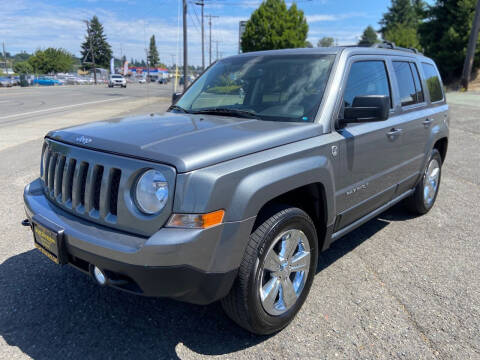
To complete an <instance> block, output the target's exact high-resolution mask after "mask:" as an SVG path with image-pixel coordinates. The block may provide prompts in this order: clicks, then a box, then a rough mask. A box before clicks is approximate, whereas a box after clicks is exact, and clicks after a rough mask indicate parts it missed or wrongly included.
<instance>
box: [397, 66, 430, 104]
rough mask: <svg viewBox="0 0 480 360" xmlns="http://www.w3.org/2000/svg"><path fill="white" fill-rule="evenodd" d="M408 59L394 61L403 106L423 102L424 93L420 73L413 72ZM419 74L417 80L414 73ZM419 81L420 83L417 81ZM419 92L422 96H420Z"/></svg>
mask: <svg viewBox="0 0 480 360" xmlns="http://www.w3.org/2000/svg"><path fill="white" fill-rule="evenodd" d="M410 65H413V66H414V64H410V63H409V62H407V61H394V62H393V69H394V70H395V75H396V77H397V83H398V90H399V91H400V101H401V103H402V106H408V105H413V104H417V103H420V102H423V93H422V87H421V85H420V80H419V79H418V73H417V71H416V68H415V69H414V70H415V71H414V72H412V70H413V69H412V67H410ZM414 73H415V75H416V76H417V79H416V81H415V80H414V75H413V74H414ZM416 82H418V85H415V83H416ZM419 92H420V93H421V96H419Z"/></svg>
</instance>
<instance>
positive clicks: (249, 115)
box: [192, 108, 258, 119]
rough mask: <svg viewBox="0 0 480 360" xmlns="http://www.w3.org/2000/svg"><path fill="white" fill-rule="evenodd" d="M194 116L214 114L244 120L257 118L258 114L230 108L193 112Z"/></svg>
mask: <svg viewBox="0 0 480 360" xmlns="http://www.w3.org/2000/svg"><path fill="white" fill-rule="evenodd" d="M192 114H212V115H224V116H238V117H243V118H249V119H251V118H255V117H257V116H258V114H256V113H254V112H251V111H248V110H241V109H230V108H212V109H203V110H197V111H192Z"/></svg>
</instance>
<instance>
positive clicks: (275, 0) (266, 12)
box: [241, 0, 308, 52]
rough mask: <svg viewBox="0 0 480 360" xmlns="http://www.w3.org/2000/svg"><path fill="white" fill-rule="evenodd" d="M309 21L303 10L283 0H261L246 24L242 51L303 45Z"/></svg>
mask: <svg viewBox="0 0 480 360" xmlns="http://www.w3.org/2000/svg"><path fill="white" fill-rule="evenodd" d="M307 33H308V24H307V20H306V18H305V15H304V13H303V11H302V10H300V9H298V8H297V5H296V4H295V3H293V4H292V5H291V6H290V8H288V9H287V5H286V3H285V0H264V1H263V2H262V3H261V4H260V6H259V7H258V9H256V10H255V11H254V12H253V13H252V16H251V17H250V19H249V20H248V21H247V24H246V26H245V32H244V33H243V36H242V39H241V46H242V52H249V51H257V50H271V49H286V48H297V47H304V46H305V41H306V40H307Z"/></svg>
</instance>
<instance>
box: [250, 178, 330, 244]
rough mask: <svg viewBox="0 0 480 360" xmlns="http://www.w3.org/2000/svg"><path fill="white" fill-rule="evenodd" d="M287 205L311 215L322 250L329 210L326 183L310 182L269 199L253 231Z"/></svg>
mask: <svg viewBox="0 0 480 360" xmlns="http://www.w3.org/2000/svg"><path fill="white" fill-rule="evenodd" d="M285 206H288V207H297V208H299V209H301V210H303V211H305V212H306V213H307V214H308V216H310V218H311V219H312V221H313V223H314V225H315V230H316V233H317V239H318V249H319V251H321V249H322V248H323V245H324V242H325V236H326V230H327V223H328V211H329V210H328V200H327V196H326V189H325V185H324V184H323V183H321V182H315V183H310V184H307V185H303V186H300V187H297V188H295V189H292V190H290V191H287V192H285V193H283V194H280V195H278V196H276V197H274V198H272V199H270V200H268V201H267V202H266V203H264V204H263V205H262V206H261V208H260V209H259V211H258V215H257V218H256V220H255V223H254V225H253V229H252V231H255V229H256V228H257V227H258V226H260V225H261V224H262V223H263V222H264V221H265V220H267V219H268V218H269V217H270V216H272V215H273V214H275V213H276V212H278V211H279V210H281V209H282V208H283V207H285Z"/></svg>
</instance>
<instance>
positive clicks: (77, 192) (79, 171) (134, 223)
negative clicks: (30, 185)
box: [40, 138, 176, 236]
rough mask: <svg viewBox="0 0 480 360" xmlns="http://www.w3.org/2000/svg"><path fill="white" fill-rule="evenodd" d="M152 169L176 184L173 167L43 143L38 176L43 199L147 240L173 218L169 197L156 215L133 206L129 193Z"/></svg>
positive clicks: (49, 140) (65, 145)
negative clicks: (144, 174) (143, 174)
mask: <svg viewBox="0 0 480 360" xmlns="http://www.w3.org/2000/svg"><path fill="white" fill-rule="evenodd" d="M148 169H156V170H159V171H161V172H162V174H164V175H165V177H166V179H167V181H168V183H169V184H171V185H170V186H171V189H172V194H173V189H174V185H175V176H176V174H175V169H174V168H173V167H171V166H167V165H164V164H158V163H154V162H152V161H146V160H141V159H135V158H131V157H127V156H121V155H116V154H109V153H106V152H102V151H96V150H92V149H86V148H84V147H80V146H75V145H71V144H66V143H63V142H60V141H55V140H52V139H49V138H47V139H45V143H44V146H43V152H42V166H41V171H40V175H41V178H42V180H43V185H44V194H45V196H46V197H47V199H48V200H49V201H50V202H51V203H53V204H55V205H56V206H58V207H59V208H61V209H62V210H64V211H66V212H68V213H70V214H72V215H75V216H78V217H80V218H83V219H85V220H89V221H92V222H95V223H97V224H100V225H104V226H110V227H113V228H115V229H119V230H123V231H127V232H130V233H134V234H140V235H143V236H150V235H152V234H153V233H155V232H156V231H158V229H160V228H161V227H162V226H163V225H164V224H165V222H166V221H167V220H168V218H169V217H170V215H171V212H172V207H173V196H170V197H169V199H168V202H167V205H166V206H165V208H164V209H163V210H162V211H161V212H160V213H159V214H156V215H145V214H143V213H141V212H140V211H139V210H138V208H137V206H136V205H135V199H134V197H133V191H132V189H133V188H134V186H135V183H136V181H137V179H138V177H139V176H140V175H141V174H142V173H143V172H145V171H146V170H148Z"/></svg>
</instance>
